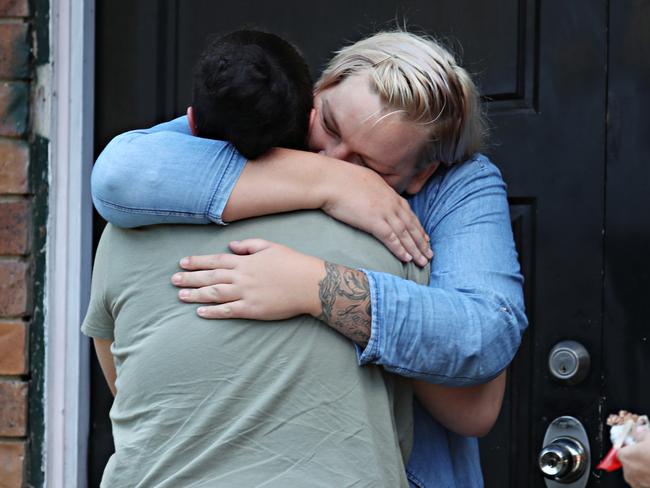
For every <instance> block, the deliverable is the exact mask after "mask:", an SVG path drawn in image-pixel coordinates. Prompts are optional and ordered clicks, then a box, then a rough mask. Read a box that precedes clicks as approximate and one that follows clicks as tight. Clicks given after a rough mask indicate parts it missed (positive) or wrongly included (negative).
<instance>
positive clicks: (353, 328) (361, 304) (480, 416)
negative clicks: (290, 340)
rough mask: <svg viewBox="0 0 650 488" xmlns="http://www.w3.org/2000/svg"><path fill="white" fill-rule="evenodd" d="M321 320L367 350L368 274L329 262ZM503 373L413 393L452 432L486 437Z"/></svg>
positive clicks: (419, 386) (417, 385) (423, 386)
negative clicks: (479, 381) (473, 382)
mask: <svg viewBox="0 0 650 488" xmlns="http://www.w3.org/2000/svg"><path fill="white" fill-rule="evenodd" d="M318 287H319V289H318V293H319V297H320V302H321V307H322V312H321V314H320V315H319V316H318V318H319V319H320V320H322V321H323V322H325V323H326V324H328V325H329V326H330V327H331V328H333V329H334V330H336V331H337V332H340V333H341V334H343V335H344V336H346V337H347V338H348V339H350V340H352V341H354V342H356V343H357V344H359V345H360V346H361V347H365V346H366V345H367V344H368V340H369V339H370V324H371V302H370V287H369V285H368V278H367V277H366V275H365V273H363V272H362V271H358V270H355V269H351V268H347V267H345V266H341V265H339V264H333V263H328V262H325V277H324V278H323V279H322V280H321V281H320V282H319V283H318ZM505 380H506V374H505V372H503V373H501V374H500V375H499V376H498V377H497V378H495V379H493V380H492V381H490V382H488V383H486V384H482V385H474V386H470V387H450V386H445V385H437V384H432V383H426V382H424V381H418V380H415V381H413V389H414V393H415V395H416V396H417V398H418V400H420V403H421V404H422V405H423V406H424V408H426V409H427V410H428V411H429V413H430V414H431V415H432V416H433V417H434V418H435V419H437V420H438V422H440V423H441V424H442V425H444V426H445V427H447V428H448V429H449V430H451V431H453V432H456V433H457V434H461V435H464V436H470V437H482V436H484V435H486V434H487V433H488V432H489V431H490V430H491V429H492V426H493V425H494V423H495V422H496V419H497V417H498V416H499V412H500V411H501V403H502V401H503V393H504V391H505V384H506V383H505Z"/></svg>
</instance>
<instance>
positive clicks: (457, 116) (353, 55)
mask: <svg viewBox="0 0 650 488" xmlns="http://www.w3.org/2000/svg"><path fill="white" fill-rule="evenodd" d="M361 73H367V74H368V75H369V78H370V83H371V88H372V89H373V90H374V91H375V92H376V93H377V94H378V95H379V97H380V99H381V100H382V102H383V103H384V104H385V106H386V107H385V108H386V109H388V110H390V111H391V113H401V114H403V116H404V118H405V119H406V120H409V121H412V122H415V123H417V124H419V125H424V126H428V129H429V142H428V143H427V145H426V147H425V148H424V154H423V155H422V162H423V163H425V164H428V163H432V162H435V161H440V162H441V163H443V164H446V165H451V164H454V163H457V162H460V161H464V160H466V159H467V158H469V157H470V156H471V155H472V154H474V153H475V152H477V151H479V150H480V149H481V148H482V146H483V139H484V136H485V134H486V129H485V127H486V126H485V120H484V117H483V114H482V113H481V105H480V101H479V95H478V91H477V89H476V86H475V85H474V82H473V81H472V79H471V78H470V76H469V74H468V73H467V71H465V70H464V69H463V68H461V67H460V66H459V65H458V64H457V63H456V59H455V58H454V56H453V55H452V54H451V53H450V52H449V51H448V50H447V49H445V48H444V47H443V46H442V45H440V44H439V43H438V42H437V41H435V40H434V39H431V38H428V37H424V36H419V35H416V34H412V33H410V32H403V31H396V32H380V33H377V34H375V35H373V36H370V37H368V38H366V39H362V40H361V41H358V42H356V43H354V44H352V45H350V46H347V47H345V48H343V49H341V50H340V51H338V52H337V53H336V55H335V56H334V58H333V59H332V60H331V61H330V62H329V64H328V65H327V66H326V68H325V70H324V71H323V74H322V75H321V77H320V79H319V80H318V81H317V82H316V85H315V93H316V94H318V93H319V92H321V91H323V90H326V89H327V88H330V87H332V86H334V85H336V84H338V83H340V82H341V81H342V80H344V79H345V78H347V77H348V76H351V75H355V74H361ZM421 166H422V164H421Z"/></svg>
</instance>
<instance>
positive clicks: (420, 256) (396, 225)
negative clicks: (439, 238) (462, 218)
mask: <svg viewBox="0 0 650 488" xmlns="http://www.w3.org/2000/svg"><path fill="white" fill-rule="evenodd" d="M411 217H412V218H411ZM387 223H388V229H389V231H388V234H387V236H386V239H381V240H382V242H384V244H385V245H386V246H387V247H388V248H389V249H390V250H391V252H393V253H394V254H395V255H396V256H397V257H398V258H400V259H401V260H402V261H405V262H409V261H415V263H416V264H417V265H418V266H426V264H427V263H428V262H429V259H431V257H433V252H432V251H431V248H430V247H429V243H428V240H427V235H426V233H425V232H424V229H423V228H422V226H421V225H420V223H419V221H418V220H417V219H416V218H415V216H414V215H412V214H411V212H410V211H409V212H408V213H404V214H402V215H399V216H395V217H393V218H391V219H389V220H388V222H387Z"/></svg>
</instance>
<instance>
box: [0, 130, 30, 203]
mask: <svg viewBox="0 0 650 488" xmlns="http://www.w3.org/2000/svg"><path fill="white" fill-rule="evenodd" d="M28 165H29V146H28V145H27V143H26V142H25V141H21V140H15V139H0V193H13V194H20V193H27V171H28Z"/></svg>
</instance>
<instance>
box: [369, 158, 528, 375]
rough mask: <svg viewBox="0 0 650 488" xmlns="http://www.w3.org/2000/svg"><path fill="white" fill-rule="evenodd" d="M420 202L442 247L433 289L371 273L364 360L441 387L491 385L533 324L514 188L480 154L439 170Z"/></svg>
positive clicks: (437, 253) (417, 208) (416, 200)
mask: <svg viewBox="0 0 650 488" xmlns="http://www.w3.org/2000/svg"><path fill="white" fill-rule="evenodd" d="M412 205H413V208H414V210H415V211H416V213H417V214H418V216H419V217H420V219H421V221H422V223H423V225H424V227H425V228H426V229H427V231H428V232H429V235H430V237H431V246H432V248H433V250H434V253H435V255H434V258H433V260H432V263H431V275H430V281H429V286H423V285H419V284H416V283H413V282H409V281H407V280H403V279H401V278H398V277H395V276H391V275H388V274H385V273H378V272H373V271H366V270H364V271H365V272H366V275H367V276H368V281H369V285H370V292H371V300H372V302H371V306H372V330H371V337H370V340H369V342H368V344H367V346H366V347H365V349H363V350H361V349H360V348H359V349H358V356H359V361H360V363H361V364H365V363H374V364H380V365H382V366H383V367H384V368H385V369H387V370H389V371H392V372H395V373H398V374H400V375H403V376H410V377H414V378H418V379H423V380H426V381H430V382H435V383H444V384H449V385H469V384H475V383H482V382H485V381H488V380H490V379H492V378H494V377H495V376H496V375H497V374H498V373H499V372H500V371H501V370H503V369H504V368H505V367H506V366H507V365H508V364H509V363H510V361H511V360H512V358H513V356H514V354H515V353H516V351H517V349H518V347H519V344H520V342H521V336H522V334H523V332H524V330H525V329H526V327H527V325H528V322H527V319H526V315H525V311H524V302H523V290H522V284H523V278H522V276H521V273H520V269H519V263H518V260H517V253H516V250H515V246H514V241H513V237H512V229H511V223H510V215H509V209H508V202H507V198H506V190H505V184H504V182H503V180H502V178H501V175H500V173H499V171H498V169H497V168H496V167H495V166H494V165H493V164H492V163H491V162H490V161H489V160H487V159H486V158H485V157H483V156H477V157H475V158H474V159H473V160H470V161H468V162H466V163H464V164H462V165H460V166H459V167H457V168H451V169H449V170H447V171H445V172H444V173H443V174H441V175H439V176H438V177H437V179H434V180H433V181H432V182H431V183H430V184H429V185H428V186H427V188H425V190H423V192H422V193H421V194H420V195H418V196H416V197H415V198H414V199H413V200H412Z"/></svg>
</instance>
